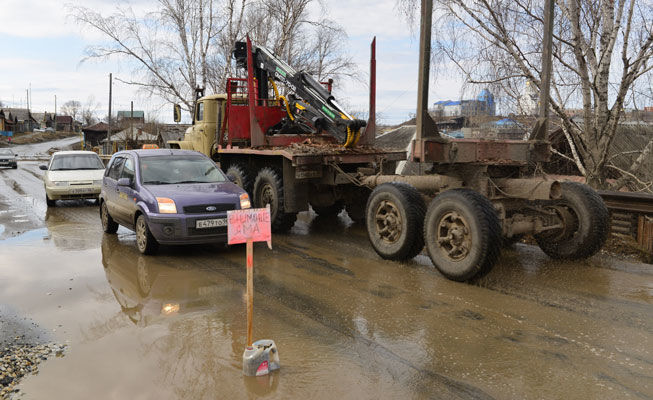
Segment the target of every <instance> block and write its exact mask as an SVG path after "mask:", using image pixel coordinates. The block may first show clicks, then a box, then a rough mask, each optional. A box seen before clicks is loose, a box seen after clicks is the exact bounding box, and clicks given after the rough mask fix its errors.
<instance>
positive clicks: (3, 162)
mask: <svg viewBox="0 0 653 400" xmlns="http://www.w3.org/2000/svg"><path fill="white" fill-rule="evenodd" d="M17 165H18V162H17V161H16V160H0V167H15V166H17Z"/></svg>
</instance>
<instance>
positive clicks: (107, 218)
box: [100, 202, 118, 233]
mask: <svg viewBox="0 0 653 400" xmlns="http://www.w3.org/2000/svg"><path fill="white" fill-rule="evenodd" d="M100 221H101V222H102V230H103V231H104V232H105V233H116V232H117V231H118V223H116V221H114V220H113V218H111V215H109V210H108V209H107V203H105V202H102V204H100Z"/></svg>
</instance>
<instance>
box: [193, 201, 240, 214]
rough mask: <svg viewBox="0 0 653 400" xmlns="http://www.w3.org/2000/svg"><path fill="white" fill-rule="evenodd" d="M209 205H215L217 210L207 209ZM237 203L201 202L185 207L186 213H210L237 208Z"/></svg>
mask: <svg viewBox="0 0 653 400" xmlns="http://www.w3.org/2000/svg"><path fill="white" fill-rule="evenodd" d="M207 207H215V210H211V211H209V210H207V209H206V208H207ZM235 209H236V205H235V204H233V203H231V204H229V203H226V204H224V203H223V204H201V205H197V206H186V207H184V214H210V213H217V212H225V211H229V210H235Z"/></svg>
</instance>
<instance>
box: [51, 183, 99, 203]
mask: <svg viewBox="0 0 653 400" xmlns="http://www.w3.org/2000/svg"><path fill="white" fill-rule="evenodd" d="M101 189H102V185H68V186H46V187H45V193H46V194H47V195H48V198H49V199H50V200H72V199H95V198H98V197H99V196H100V190H101Z"/></svg>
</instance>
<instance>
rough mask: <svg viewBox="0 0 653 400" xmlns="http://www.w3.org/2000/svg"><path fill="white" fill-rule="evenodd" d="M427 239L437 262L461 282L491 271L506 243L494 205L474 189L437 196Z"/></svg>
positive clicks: (431, 206)
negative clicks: (502, 245) (503, 244)
mask: <svg viewBox="0 0 653 400" xmlns="http://www.w3.org/2000/svg"><path fill="white" fill-rule="evenodd" d="M424 238H425V241H426V250H427V252H428V254H429V257H430V258H431V261H432V262H433V265H435V267H436V268H437V269H438V271H440V272H441V273H442V275H444V276H445V277H447V278H448V279H451V280H454V281H458V282H464V281H467V280H469V279H472V278H475V277H480V276H483V275H485V274H486V273H488V272H489V271H490V270H491V269H492V267H493V266H494V264H495V263H496V261H497V258H498V257H499V253H500V251H501V244H502V242H503V238H502V235H501V223H500V221H499V217H498V216H497V213H496V210H495V209H494V206H493V205H492V203H491V202H490V200H488V199H487V198H486V197H485V196H483V195H481V194H480V193H478V192H475V191H473V190H470V189H452V190H447V191H445V192H443V193H441V194H439V195H437V196H435V198H434V199H433V200H432V201H431V203H430V204H429V207H428V211H427V212H426V219H425V221H424Z"/></svg>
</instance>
